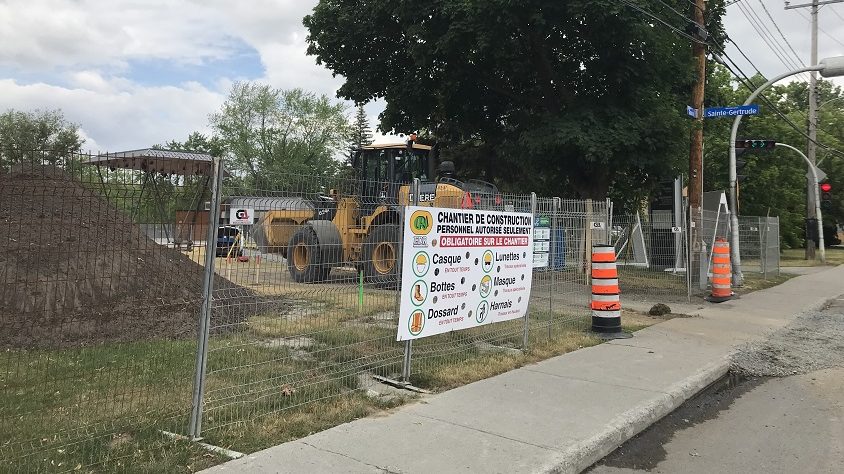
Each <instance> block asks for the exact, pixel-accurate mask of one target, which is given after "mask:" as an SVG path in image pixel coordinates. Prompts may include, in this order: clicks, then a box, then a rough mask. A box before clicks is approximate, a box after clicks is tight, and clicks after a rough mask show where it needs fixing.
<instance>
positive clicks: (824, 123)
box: [704, 65, 844, 247]
mask: <svg viewBox="0 0 844 474" xmlns="http://www.w3.org/2000/svg"><path fill="white" fill-rule="evenodd" d="M708 67H711V68H712V69H711V70H712V73H711V74H710V77H709V80H708V81H707V85H706V87H707V89H706V94H705V97H706V98H707V99H706V101H707V103H706V105H707V106H721V105H727V104H740V103H742V102H743V101H744V100H745V99H746V98H747V96H748V94H750V91H749V90H748V89H747V88H745V87H740V85H739V84H738V83H737V82H736V81H734V80H733V79H732V78H731V75H730V73H729V72H728V71H727V70H726V69H725V68H724V67H723V66H719V65H711V66H708ZM751 82H752V83H753V84H755V85H757V86H758V85H760V84H762V83H763V82H765V78H763V77H761V76H758V75H757V76H755V77H753V78H751ZM753 87H754V88H755V86H753ZM818 90H819V103H821V104H823V103H824V102H825V101H832V99H835V101H834V102H830V103H828V104H826V105H825V106H824V107H823V108H822V109H821V111H820V117H821V120H820V130H819V131H818V139H819V141H820V142H821V143H823V144H825V145H828V146H829V147H831V148H833V149H835V150H840V151H839V152H837V153H836V152H833V151H828V150H825V149H819V150H818V159H819V160H820V159H822V160H823V161H822V162H821V164H820V167H821V168H822V169H823V170H824V171H826V172H827V174H828V175H829V178H830V182H832V183H833V186H835V185H836V183H844V160H842V158H844V156H842V155H841V154H840V153H841V151H844V107H842V106H841V105H844V91H842V90H841V88H838V87H834V86H833V84H832V83H831V82H829V81H824V80H819V81H818ZM764 97H765V98H766V99H767V101H770V102H771V103H774V104H776V106H777V108H778V109H779V110H780V111H781V112H782V113H783V114H785V115H786V117H788V119H789V120H790V121H791V122H793V123H794V124H796V125H797V126H798V127H802V126H804V125H805V124H806V120H807V113H808V88H807V84H806V83H805V82H799V81H793V82H789V83H786V84H782V85H775V86H773V87H772V88H770V89H769V90H767V91H766V92H764ZM838 97H840V98H841V99H837V98H838ZM767 101H766V100H763V99H761V98H760V99H759V100H758V101H757V102H758V103H759V104H760V105H761V109H762V113H761V114H760V115H759V116H756V117H745V118H744V120H742V122H741V128H740V129H739V134H738V137H739V138H761V139H773V140H777V141H778V142H781V143H787V144H789V145H792V146H794V147H797V148H800V149H803V148H805V145H806V140H807V139H806V136H805V135H804V133H803V132H805V129H802V128H801V129H800V130H795V129H794V128H792V127H791V126H790V125H789V124H788V123H786V121H785V120H783V119H782V118H780V117H779V115H777V114H776V113H775V112H774V111H773V110H771V107H770V106H769V105H768V102H767ZM838 101H840V102H841V105H839V106H838V107H836V106H835V105H836V102H838ZM732 122H733V121H732V119H711V120H707V121H706V123H705V127H706V129H705V137H706V151H705V155H704V188H705V189H723V190H726V189H727V188H728V186H729V183H728V181H729V176H728V168H727V166H728V163H729V160H728V152H729V142H728V140H729V136H730V127H731V126H732ZM739 159H740V160H742V161H744V162H745V163H746V164H745V166H744V168H743V169H742V170H741V171H740V174H741V175H744V176H746V179H744V180H742V181H741V182H740V184H739V194H738V196H739V213H740V214H742V215H758V216H765V215H769V214H770V215H771V216H779V218H780V235H781V239H782V243H783V246H785V247H799V246H802V245H803V239H804V219H805V216H806V171H807V169H806V164H805V162H804V161H803V160H802V159H801V158H800V157H799V156H798V155H797V154H796V153H795V152H794V151H792V150H788V149H780V148H777V149H775V150H774V151H770V152H760V153H755V154H754V153H744V154H743V155H741V156H740V157H739ZM842 188H844V186H842ZM833 197H834V202H833V204H834V206H833V209H832V210H830V211H828V212H824V221H825V222H830V223H832V222H834V221H836V220H841V219H842V218H844V213H842V210H844V193H833Z"/></svg>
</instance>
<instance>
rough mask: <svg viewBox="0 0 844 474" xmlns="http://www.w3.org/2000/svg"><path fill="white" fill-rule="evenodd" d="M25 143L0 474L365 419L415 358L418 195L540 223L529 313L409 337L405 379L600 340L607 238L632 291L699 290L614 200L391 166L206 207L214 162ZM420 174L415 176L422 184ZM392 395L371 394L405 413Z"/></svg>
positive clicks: (707, 230)
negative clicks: (406, 270) (179, 441)
mask: <svg viewBox="0 0 844 474" xmlns="http://www.w3.org/2000/svg"><path fill="white" fill-rule="evenodd" d="M29 155H30V156H29V157H28V159H27V160H23V161H19V162H16V163H12V164H8V163H7V164H4V165H3V168H2V169H0V219H2V222H3V225H4V230H5V231H6V232H5V235H6V236H7V238H8V241H7V242H5V244H6V245H5V250H6V251H5V252H0V282H2V288H0V346H2V349H3V351H2V352H0V426H2V429H0V471H4V472H6V471H8V472H32V471H36V472H38V471H64V470H74V469H88V470H106V471H120V470H132V469H134V470H142V471H143V470H146V471H150V472H157V471H165V470H168V469H170V467H171V464H168V463H171V462H172V461H171V460H168V457H172V456H177V455H183V454H172V450H173V449H174V448H173V444H172V442H171V441H170V440H169V439H168V438H165V437H163V436H162V435H161V432H162V431H164V432H173V433H177V434H185V435H187V434H201V435H202V436H207V437H208V441H209V442H212V443H218V444H221V445H226V446H231V445H232V443H231V440H238V442H239V443H240V444H238V445H236V446H233V447H235V448H236V449H237V448H241V449H243V450H249V448H250V446H251V447H255V446H259V444H260V442H261V441H260V439H267V438H266V437H265V438H260V436H261V433H262V432H264V431H265V432H267V433H270V434H271V435H272V436H274V437H273V438H272V439H273V441H274V442H281V441H284V440H286V439H289V438H291V437H298V436H303V435H306V434H308V433H309V432H310V431H314V430H317V429H320V427H326V426H329V425H330V424H331V423H335V422H337V420H348V419H352V418H355V417H358V416H363V415H365V414H366V413H368V411H367V410H369V409H370V408H369V407H371V405H367V404H364V403H359V402H360V400H363V399H366V400H371V399H372V398H373V395H372V394H371V392H372V390H371V389H373V388H378V387H382V386H383V385H381V384H380V382H378V381H377V379H380V378H386V379H392V380H397V379H400V378H402V375H403V369H406V368H407V365H406V362H405V361H406V357H405V345H404V344H403V343H400V342H396V330H397V325H398V314H397V313H398V304H399V300H398V297H399V290H400V289H401V281H400V279H399V278H397V276H396V275H398V274H400V273H399V267H398V266H399V260H400V259H399V257H400V255H401V251H402V249H401V242H402V240H403V234H402V232H403V231H402V229H403V227H404V226H402V225H400V223H401V222H402V218H403V212H404V211H403V210H404V207H405V206H406V205H408V204H412V203H413V201H414V200H415V199H419V200H421V201H423V204H424V203H427V202H429V201H430V200H432V199H433V198H434V197H435V198H436V204H437V205H438V206H442V207H451V208H460V207H468V206H471V207H472V208H474V209H481V210H499V211H520V212H532V213H533V214H534V221H535V223H536V225H537V227H539V228H542V229H547V230H543V231H542V232H543V235H545V236H546V238H543V239H538V241H539V245H538V247H537V248H536V249H535V250H536V254H535V256H534V261H535V266H534V269H533V286H532V290H531V297H530V298H531V299H530V305H529V315H528V317H527V319H526V320H522V319H519V320H513V321H508V322H503V323H498V324H494V325H487V326H481V327H478V328H475V329H471V330H466V331H460V332H453V333H447V334H441V335H437V336H432V337H428V338H423V339H419V340H416V341H414V342H413V345H412V350H411V352H410V355H411V357H410V366H409V367H410V373H409V376H410V377H409V382H410V383H411V384H413V385H416V386H419V387H423V388H431V389H434V390H441V389H447V388H450V387H452V386H455V385H459V384H461V383H465V380H467V379H475V378H480V377H482V376H484V374H487V375H488V373H487V372H485V371H488V370H490V369H489V368H488V366H489V362H490V361H491V360H494V359H495V358H496V357H498V355H500V354H505V355H506V354H510V353H516V352H519V351H522V350H524V349H525V348H526V347H525V345H526V344H527V346H528V347H533V346H534V345H541V344H543V343H547V342H551V343H553V344H555V345H556V346H553V347H551V348H550V349H547V348H546V349H547V352H546V353H547V354H553V353H554V350H560V349H559V347H563V346H564V345H566V344H568V345H569V346H570V347H569V349H563V350H570V349H573V348H577V346H578V344H580V343H582V342H583V338H584V337H588V336H586V329H588V327H589V311H588V306H589V301H590V291H591V290H590V278H589V268H590V263H589V256H590V252H591V247H592V245H595V244H614V245H615V246H616V250H617V253H618V261H619V274H620V277H619V278H620V281H621V283H620V285H621V288H622V292H623V293H624V294H623V298H624V299H628V298H629V299H641V300H649V299H650V300H654V301H665V300H666V299H671V298H676V299H681V298H686V297H687V295H688V291H689V290H688V286H687V283H686V275H685V270H686V268H687V265H686V260H685V258H686V257H685V256H686V255H687V249H686V235H687V231H688V229H686V227H685V225H683V224H681V225H680V226H679V227H680V229H679V231H678V230H677V229H676V227H678V226H677V225H676V222H674V221H673V220H671V219H666V216H665V215H661V214H659V213H657V214H644V213H643V214H640V215H629V216H623V215H616V216H613V215H612V205H611V203H610V202H609V201H581V200H567V199H559V198H550V197H537V196H535V195H530V194H507V193H501V192H499V191H498V190H497V189H496V188H495V187H494V186H492V185H489V184H488V183H483V182H479V181H473V182H459V181H457V180H454V179H453V178H445V179H441V180H440V181H439V182H437V183H433V182H430V181H431V180H430V179H428V176H426V175H425V173H426V170H423V169H421V168H414V169H411V170H410V172H409V173H408V174H407V176H406V178H407V179H404V178H403V179H401V180H399V181H398V182H394V181H389V180H385V179H384V176H382V174H383V172H384V170H383V169H375V170H371V169H366V173H365V175H364V176H362V177H360V176H358V177H352V176H351V174H350V173H346V172H343V173H341V174H340V175H339V176H331V177H327V176H302V175H284V174H274V175H272V176H261V177H259V178H256V177H248V176H230V175H229V176H226V177H225V179H224V180H223V185H222V186H221V187H220V188H219V191H220V195H219V196H218V198H219V199H218V201H219V202H220V203H221V204H220V205H219V206H218V208H215V207H214V206H213V205H209V203H210V202H214V199H212V197H213V196H212V195H211V194H212V189H213V185H212V176H211V173H212V171H211V170H212V166H211V161H210V157H203V158H202V159H199V158H197V159H196V161H191V160H190V159H189V158H188V157H182V158H183V159H184V161H182V162H180V163H183V164H184V169H181V170H174V169H172V168H166V167H162V166H159V167H158V168H156V162H155V161H150V162H144V161H143V160H142V159H141V160H140V161H139V160H137V159H128V158H126V157H125V156H116V155H114V156H112V155H107V156H105V157H103V156H99V157H98V156H92V155H86V154H62V155H61V156H60V157H59V158H55V154H43V155H42V154H39V153H30V154H29ZM118 158H119V160H118ZM206 158H207V159H206ZM109 160H112V161H109ZM97 162H98V163H99V166H96V165H92V164H91V163H97ZM344 173H345V174H344ZM360 178H362V179H360ZM412 178H420V179H422V182H421V184H420V185H419V189H418V192H415V194H417V195H418V196H417V195H412V194H414V190H413V186H412V185H411V180H412ZM467 199H468V201H467ZM237 209H252V210H253V211H254V215H253V220H250V221H248V222H247V223H244V224H240V223H237V218H238V217H240V216H238V215H236V214H237V213H236V210H237ZM215 216H216V217H215ZM753 219H756V220H753ZM753 219H751V218H745V221H746V226H745V231H744V232H743V235H744V237H743V238H745V239H746V240H747V242H748V248H747V249H746V250H745V248H744V246H743V248H742V252H747V257H746V258H747V259H748V260H753V257H752V256H753V255H756V258H757V259H758V260H759V262H760V263H758V264H757V266H758V268H759V271H761V272H765V273H766V274H769V273H771V272H776V271H778V268H779V231H778V229H779V221H778V220H777V219H776V218H762V219H759V218H753ZM681 220H682V222H685V221H686V218H685V216H683V217H682V219H681ZM216 221H219V226H217V224H216V223H215V222H216ZM697 225H698V226H699V227H698V228H700V229H702V232H703V235H704V237H703V239H704V241H705V243H706V245H704V247H705V248H706V247H707V246H709V245H711V240H712V239H711V238H710V237H706V236H710V235H711V236H721V235H724V236H725V235H726V229H727V227H726V225H727V223H726V221H725V220H724V219H723V217H719V216H717V215H712V216H710V215H704V219H702V220H699V221H698V224H697ZM754 229H756V230H754ZM209 237H210V239H209ZM751 242H755V245H756V247H753V245H752V244H751ZM743 243H744V242H743ZM208 252H213V256H211V258H210V261H213V262H214V267H213V269H214V273H213V274H212V273H211V272H210V270H211V267H210V266H207V262H208V261H209V260H206V258H207V257H209V256H210V254H208V255H206V254H207V253H208ZM704 253H706V250H704ZM706 258H708V254H707V255H706V257H705V258H704V259H703V260H702V261H704V265H705V259H706ZM703 274H704V280H703V281H704V287H705V268H704V273H703ZM695 275H698V276H699V275H700V274H699V273H695V272H692V277H693V279H694V278H696V276H695ZM204 281H210V282H211V286H210V288H211V290H213V291H212V292H211V294H210V298H208V299H207V300H204V299H203V282H204ZM204 302H209V303H210V312H208V313H207V314H205V313H203V312H202V307H203V304H204ZM206 325H207V330H208V335H209V336H208V338H207V339H206V338H205V328H206ZM557 346H559V347H557ZM206 347H207V353H206V352H205V351H204V350H203V349H204V348H206ZM567 347H568V346H567ZM205 354H207V357H206V355H205ZM499 367H500V366H499ZM495 370H503V369H495ZM195 376H196V377H198V379H195ZM197 380H200V381H201V384H196V383H195V382H196V381H197ZM199 385H201V390H200V389H199V388H197V387H198V386H199ZM382 395H383V392H378V391H377V390H376V396H377V398H376V406H378V407H389V406H391V404H393V403H396V402H395V400H394V399H390V398H389V397H382ZM194 397H198V398H196V399H197V400H200V401H201V403H199V404H196V403H192V400H194ZM192 411H193V413H194V414H195V415H198V419H192V418H191V413H192ZM341 412H342V414H338V413H341ZM304 419H307V420H310V421H308V422H303V421H302V420H304ZM259 420H260V423H257V424H256V422H257V421H259ZM314 420H316V421H314ZM332 420H333V421H332ZM200 424H201V426H200ZM256 433H257V434H256ZM278 433H283V434H278ZM266 436H270V435H266ZM285 437H287V438H285ZM256 440H259V441H256ZM250 443H253V444H250ZM256 443H257V444H256ZM182 449H188V450H190V449H196V450H200V449H201V448H197V447H195V445H189V446H188V447H183V448H182Z"/></svg>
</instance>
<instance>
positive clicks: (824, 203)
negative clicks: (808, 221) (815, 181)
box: [818, 183, 832, 209]
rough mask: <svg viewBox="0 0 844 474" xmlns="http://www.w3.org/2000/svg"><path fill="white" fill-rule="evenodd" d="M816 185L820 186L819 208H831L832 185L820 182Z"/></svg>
mask: <svg viewBox="0 0 844 474" xmlns="http://www.w3.org/2000/svg"><path fill="white" fill-rule="evenodd" d="M818 186H820V188H821V209H831V208H832V185H831V184H829V183H821V184H819V185H818Z"/></svg>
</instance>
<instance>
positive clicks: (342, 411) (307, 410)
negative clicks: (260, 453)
mask: <svg viewBox="0 0 844 474" xmlns="http://www.w3.org/2000/svg"><path fill="white" fill-rule="evenodd" d="M409 398H411V397H410V396H408V398H407V399H409ZM404 402H405V400H404V399H393V400H389V401H381V400H378V399H373V398H370V397H367V396H366V395H364V394H362V393H360V392H354V393H349V394H344V395H338V396H335V397H331V398H329V399H325V400H319V401H315V402H313V403H308V404H306V405H300V406H297V407H295V408H292V409H288V410H284V411H277V412H274V413H270V414H267V415H265V416H262V417H260V418H254V419H244V420H241V421H239V422H237V423H232V424H230V425H227V426H225V427H222V428H220V429H214V430H210V431H208V432H207V433H206V434H205V435H206V441H207V442H209V443H212V444H216V445H219V446H226V447H232V448H234V449H238V450H241V451H244V452H254V451H257V450H259V449H263V448H267V447H269V446H274V445H276V444H280V443H285V442H287V441H292V440H295V439H299V438H303V437H305V436H308V435H311V434H313V433H317V432H319V431H323V430H326V429H328V428H331V427H334V426H337V425H340V424H343V423H348V422H350V421H353V420H356V419H358V418H363V417H366V416H369V415H372V414H374V413H377V412H379V411H382V410H385V409H390V408H394V407H396V406H399V405H401V404H402V403H404Z"/></svg>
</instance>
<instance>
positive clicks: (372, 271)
mask: <svg viewBox="0 0 844 474" xmlns="http://www.w3.org/2000/svg"><path fill="white" fill-rule="evenodd" d="M437 148H438V147H437V146H436V145H434V146H433V147H431V146H428V145H422V144H419V143H416V141H415V137H414V136H413V135H411V139H410V140H408V141H407V143H398V144H382V145H369V146H364V147H362V148H360V149H358V150H355V152H354V158H353V165H354V169H355V172H356V175H357V176H356V178H357V179H356V183H357V184H356V188H357V189H356V190H355V191H354V192H352V193H349V194H343V193H341V192H339V191H338V190H336V189H332V190H330V191H329V193H328V194H327V195H319V196H318V197H317V198H316V199H313V200H308V199H304V198H291V199H290V202H289V205H285V206H284V207H285V208H284V209H280V210H272V211H267V212H265V213H264V215H263V216H262V218H261V220H260V221H259V226H258V227H257V229H256V230H257V235H256V240H257V242H258V245H259V248H260V250H261V251H262V252H267V253H279V254H281V255H282V256H283V257H284V258H286V259H287V268H288V270H289V271H290V275H291V277H292V278H293V280H294V281H296V282H299V283H317V282H323V281H325V280H326V279H327V278H328V275H329V273H330V271H331V269H332V268H335V267H354V268H356V269H358V270H359V271H363V273H364V276H365V277H366V280H367V282H370V283H374V284H378V285H386V284H388V283H390V282H395V281H396V277H397V267H398V266H397V264H396V260H397V259H398V258H399V257H400V255H399V249H400V245H399V242H400V241H401V238H402V234H401V223H402V219H403V217H402V216H403V209H404V206H407V205H410V204H413V196H412V195H411V186H412V183H413V180H414V178H419V180H420V189H419V205H420V206H435V207H450V208H460V207H464V208H468V207H472V208H474V207H483V208H485V209H493V208H498V207H501V204H502V201H501V197H500V195H499V194H498V189H497V188H496V187H495V186H494V185H492V184H490V183H486V182H483V181H479V180H470V181H467V182H465V183H464V182H461V181H458V180H456V179H454V178H453V177H452V174H453V173H454V164H453V163H452V162H450V161H445V162H443V163H441V164H440V165H439V166H437V165H436V161H437V156H436V155H437ZM435 174H439V176H437V177H436V179H435Z"/></svg>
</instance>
